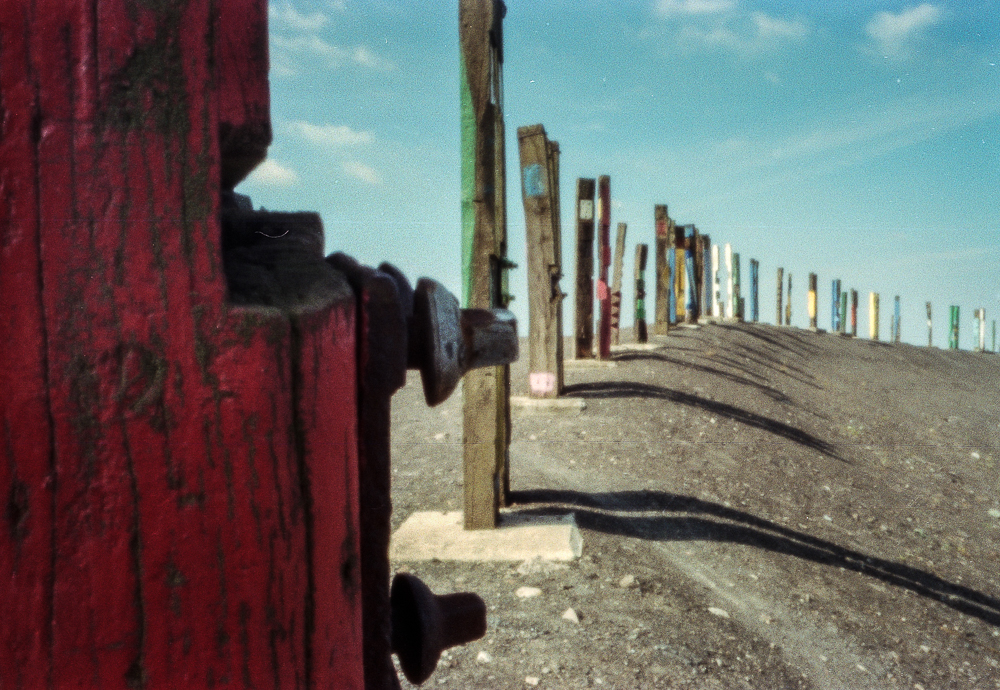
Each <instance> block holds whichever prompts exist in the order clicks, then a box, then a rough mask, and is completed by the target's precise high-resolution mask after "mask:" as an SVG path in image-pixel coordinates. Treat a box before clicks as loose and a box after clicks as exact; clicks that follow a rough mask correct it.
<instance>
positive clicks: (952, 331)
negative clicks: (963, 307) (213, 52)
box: [948, 304, 959, 350]
mask: <svg viewBox="0 0 1000 690" xmlns="http://www.w3.org/2000/svg"><path fill="white" fill-rule="evenodd" d="M958 317H959V309H958V305H957V304H953V305H951V324H950V328H949V329H948V348H949V349H952V350H957V349H958Z"/></svg>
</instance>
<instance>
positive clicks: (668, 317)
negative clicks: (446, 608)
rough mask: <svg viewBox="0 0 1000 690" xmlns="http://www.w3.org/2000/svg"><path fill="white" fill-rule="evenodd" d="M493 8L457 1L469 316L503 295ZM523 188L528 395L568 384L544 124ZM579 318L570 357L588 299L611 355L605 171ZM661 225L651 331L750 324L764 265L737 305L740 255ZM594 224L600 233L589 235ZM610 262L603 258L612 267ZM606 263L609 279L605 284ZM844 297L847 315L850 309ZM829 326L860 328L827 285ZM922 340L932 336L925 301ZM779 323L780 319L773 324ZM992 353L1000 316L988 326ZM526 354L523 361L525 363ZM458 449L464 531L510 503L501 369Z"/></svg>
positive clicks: (582, 342)
mask: <svg viewBox="0 0 1000 690" xmlns="http://www.w3.org/2000/svg"><path fill="white" fill-rule="evenodd" d="M506 11H507V8H506V6H505V4H504V2H503V1H502V0H459V39H460V65H459V67H460V69H459V72H460V89H459V94H460V101H461V113H462V124H461V133H462V134H461V138H462V238H463V239H462V257H463V259H462V267H463V297H464V299H463V302H464V303H465V305H466V306H467V307H472V308H497V307H506V306H507V304H508V302H509V299H510V295H509V292H508V281H507V269H509V268H512V267H513V266H514V264H512V263H511V262H510V261H509V260H508V259H507V218H506V191H505V190H506V171H505V161H506V155H505V135H504V116H503V100H502V94H503V76H502V66H503V17H504V15H505V14H506ZM518 143H519V146H520V163H521V184H522V197H523V201H524V210H525V221H526V230H527V246H528V252H527V254H528V265H527V272H528V294H529V297H528V300H529V311H530V314H531V316H530V319H529V321H530V323H529V348H528V349H529V352H528V359H529V365H530V372H531V373H530V379H529V384H530V389H531V393H532V395H534V396H538V397H555V396H558V395H559V394H560V393H561V392H562V390H563V380H564V376H563V341H562V300H563V298H564V297H565V295H564V294H563V292H562V290H561V288H560V285H559V281H560V279H561V278H562V256H561V253H562V251H561V240H560V238H561V228H560V212H559V199H560V195H559V145H558V143H556V142H554V141H549V140H548V138H547V136H546V134H545V129H544V127H542V126H541V125H535V126H532V127H523V128H521V129H519V130H518ZM576 192H577V194H576V207H575V211H576V226H577V227H576V250H577V255H576V259H577V263H576V276H575V278H576V321H575V330H574V336H575V338H574V355H575V357H576V358H577V359H587V358H593V357H594V356H595V347H594V345H595V343H594V333H595V328H594V313H593V304H594V295H595V291H596V296H597V299H598V301H599V304H600V313H599V315H598V321H597V328H596V333H597V347H596V355H597V357H599V358H603V359H609V358H610V356H611V346H612V344H613V343H617V342H618V339H619V328H618V327H619V323H620V316H621V309H622V304H621V287H622V267H623V257H624V253H625V250H626V241H625V240H626V232H627V226H626V224H625V223H619V224H618V228H617V234H616V238H615V239H616V241H615V252H614V255H612V251H611V182H610V178H609V177H607V176H604V177H600V178H597V179H596V180H594V179H580V180H578V181H577V190H576ZM654 222H655V227H656V246H655V280H654V285H655V287H654V290H653V296H654V298H655V310H654V318H653V328H652V330H653V333H654V334H659V335H663V334H666V333H667V332H668V331H669V329H670V328H671V326H673V325H675V324H679V323H682V322H683V323H695V322H697V321H698V320H699V319H732V320H743V319H744V318H745V307H746V305H747V304H749V309H750V312H749V320H750V321H753V322H756V321H758V319H759V309H758V283H759V275H758V273H759V263H758V262H757V261H756V260H754V259H751V260H750V264H749V265H750V290H749V292H750V295H749V302H748V303H747V302H746V301H745V300H744V297H743V292H742V284H741V275H740V255H739V254H738V253H736V252H733V251H732V248H731V247H730V245H729V244H726V245H724V246H722V247H720V245H719V244H717V243H716V244H713V243H712V242H711V239H710V237H709V236H708V235H707V234H704V233H700V232H698V229H697V228H696V227H695V226H694V225H677V224H676V223H674V221H673V220H672V219H671V218H670V217H669V215H668V213H667V207H666V206H665V205H662V206H656V207H655V208H654ZM595 230H596V237H595ZM595 239H596V241H597V248H598V250H597V262H598V263H597V272H596V274H597V281H596V285H595V282H594V276H595V270H594V269H595V266H594V246H595ZM648 253H649V248H648V246H647V245H644V244H640V245H638V246H636V248H635V304H634V310H635V337H636V339H637V340H638V341H640V342H645V341H646V340H647V337H648V333H647V325H646V319H647V309H646V305H647V292H646V282H645V271H646V263H647V260H648ZM613 258H614V261H613V262H612V259H613ZM723 261H724V263H725V268H726V275H727V279H726V295H727V299H726V300H725V301H723V299H722V289H721V285H720V280H719V275H720V269H721V265H722V262H723ZM612 263H613V264H614V272H613V275H611V276H610V279H609V273H610V271H611V267H612ZM787 280H788V282H787V284H788V287H787V291H785V292H784V294H783V285H784V281H785V277H784V275H783V270H782V269H780V268H779V269H778V291H777V313H776V322H777V323H778V324H781V323H782V321H783V322H784V324H785V325H790V324H791V307H792V299H791V288H792V275H791V273H789V274H788V276H787ZM810 288H811V289H810V295H809V303H808V304H809V314H810V325H811V327H813V328H815V327H816V276H815V275H811V276H810ZM848 298H849V299H850V312H848ZM833 300H834V301H835V302H837V304H838V306H837V308H835V309H834V317H833V324H832V327H833V329H834V330H835V331H839V332H841V333H845V334H846V332H847V323H848V314H849V316H850V319H849V320H850V334H851V335H856V334H857V303H858V294H857V291H855V290H851V291H850V293H849V294H848V292H847V291H841V289H840V281H834V289H833ZM869 303H870V313H871V314H873V316H872V317H871V320H870V334H871V337H873V338H876V339H877V338H878V317H877V311H878V295H877V294H875V293H872V295H871V296H870V300H869ZM927 309H928V342H930V336H931V334H930V304H929V303H928V305H927ZM958 315H959V311H958V307H952V325H951V330H950V334H949V344H950V346H951V347H956V348H957V347H958ZM976 315H977V319H978V324H979V343H980V345H979V349H985V312H984V311H983V310H977V311H976ZM782 317H784V319H782ZM899 331H900V324H899V298H898V297H897V298H896V303H895V312H894V316H893V321H892V335H891V339H892V340H894V341H897V342H898V340H899ZM993 332H994V336H993V343H994V345H993V350H994V351H995V350H996V322H994V327H993ZM522 356H523V355H522ZM463 398H464V402H463V448H464V482H463V483H464V493H465V503H464V507H465V517H464V524H465V527H466V529H488V528H492V527H495V526H496V525H497V521H498V519H499V513H498V509H499V506H502V505H505V504H506V503H507V502H508V499H507V497H508V495H509V446H510V438H511V415H510V369H509V367H506V366H504V367H495V368H488V369H477V370H475V371H473V372H470V373H468V374H467V375H466V377H465V380H464V382H463Z"/></svg>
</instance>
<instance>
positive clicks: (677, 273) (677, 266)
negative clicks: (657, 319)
mask: <svg viewBox="0 0 1000 690" xmlns="http://www.w3.org/2000/svg"><path fill="white" fill-rule="evenodd" d="M667 226H668V229H667V232H668V233H669V234H670V253H669V254H668V255H667V259H668V261H669V264H670V277H671V282H670V306H669V308H668V310H667V318H668V320H669V321H670V324H671V325H673V324H676V323H678V320H679V319H680V314H681V312H682V311H683V309H684V308H683V307H682V306H681V305H680V303H679V302H678V301H677V300H678V295H680V290H681V282H682V281H683V280H684V278H683V275H682V274H683V271H684V261H683V259H682V260H681V261H678V260H677V226H676V225H675V224H674V221H673V219H671V218H668V219H667Z"/></svg>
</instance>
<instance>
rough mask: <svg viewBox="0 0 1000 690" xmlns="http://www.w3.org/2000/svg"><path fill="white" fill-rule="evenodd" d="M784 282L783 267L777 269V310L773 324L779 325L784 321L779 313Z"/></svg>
mask: <svg viewBox="0 0 1000 690" xmlns="http://www.w3.org/2000/svg"><path fill="white" fill-rule="evenodd" d="M784 282H785V269H784V268H779V269H778V310H777V312H776V313H775V316H774V325H775V326H780V325H781V324H782V323H784V318H783V316H784V315H783V314H782V313H781V297H782V293H783V292H784V290H783V288H784Z"/></svg>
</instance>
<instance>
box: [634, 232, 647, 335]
mask: <svg viewBox="0 0 1000 690" xmlns="http://www.w3.org/2000/svg"><path fill="white" fill-rule="evenodd" d="M648 254H649V246H648V245H645V244H639V245H636V247H635V341H636V342H637V343H644V342H646V341H648V340H649V334H648V332H647V329H646V260H647V255H648Z"/></svg>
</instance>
